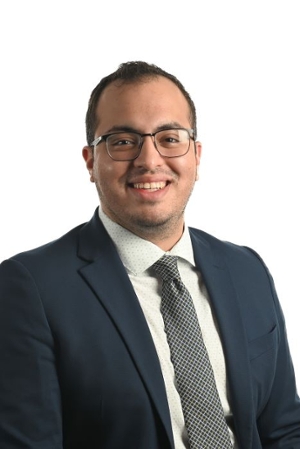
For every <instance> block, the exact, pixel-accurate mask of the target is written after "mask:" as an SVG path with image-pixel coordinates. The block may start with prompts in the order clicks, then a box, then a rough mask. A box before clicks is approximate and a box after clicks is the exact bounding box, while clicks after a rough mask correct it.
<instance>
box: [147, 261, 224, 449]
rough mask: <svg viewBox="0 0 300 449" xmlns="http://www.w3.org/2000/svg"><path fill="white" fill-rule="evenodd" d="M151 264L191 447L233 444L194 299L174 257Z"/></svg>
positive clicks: (217, 448) (205, 448)
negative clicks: (159, 287)
mask: <svg viewBox="0 0 300 449" xmlns="http://www.w3.org/2000/svg"><path fill="white" fill-rule="evenodd" d="M153 268H154V270H155V271H156V273H157V274H158V275H159V276H160V277H161V278H162V281H163V283H162V302H161V313H162V316H163V320H164V324H165V332H166V335H167V340H168V344H169V347H170V351H171V360H172V363H173V366H174V370H175V376H176V383H177V389H178V392H179V396H180V399H181V404H182V410H183V415H184V420H185V424H186V428H187V432H188V437H189V443H190V449H229V448H232V444H231V442H230V436H229V431H228V427H227V424H226V421H225V417H224V413H223V409H222V405H221V401H220V398H219V394H218V391H217V387H216V383H215V378H214V374H213V370H212V367H211V364H210V361H209V357H208V354H207V350H206V347H205V344H204V341H203V338H202V333H201V329H200V326H199V322H198V318H197V315H196V311H195V308H194V304H193V300H192V298H191V296H190V293H189V292H188V290H187V289H186V287H185V285H184V284H183V282H182V281H181V278H180V274H179V271H178V267H177V257H175V256H168V255H164V256H163V257H162V258H161V259H159V260H158V261H157V262H156V263H155V264H154V265H153Z"/></svg>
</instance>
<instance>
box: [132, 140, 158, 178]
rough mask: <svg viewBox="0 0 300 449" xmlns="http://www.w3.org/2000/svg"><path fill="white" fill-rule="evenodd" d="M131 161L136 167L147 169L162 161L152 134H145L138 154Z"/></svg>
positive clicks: (156, 165)
mask: <svg viewBox="0 0 300 449" xmlns="http://www.w3.org/2000/svg"><path fill="white" fill-rule="evenodd" d="M133 163H134V165H135V166H136V167H144V168H147V169H148V170H151V169H153V168H155V167H158V166H160V165H162V164H163V163H164V159H163V157H162V156H161V155H160V154H159V152H158V151H157V149H156V146H155V141H154V137H153V136H151V135H146V136H144V137H143V140H142V145H141V151H140V154H139V156H138V157H137V158H136V159H135V160H134V161H133Z"/></svg>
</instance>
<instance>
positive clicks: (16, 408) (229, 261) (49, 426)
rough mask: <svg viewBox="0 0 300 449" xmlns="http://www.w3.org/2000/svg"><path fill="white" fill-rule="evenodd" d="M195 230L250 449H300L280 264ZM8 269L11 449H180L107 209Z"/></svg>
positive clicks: (1, 403)
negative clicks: (272, 267)
mask: <svg viewBox="0 0 300 449" xmlns="http://www.w3.org/2000/svg"><path fill="white" fill-rule="evenodd" d="M190 234H191V238H192V243H193V248H194V256H195V261H196V264H197V267H198V269H199V270H200V271H201V273H202V275H203V278H204V280H205V284H206V286H207V289H208V292H209V295H210V298H211V303H212V307H213V310H214V313H215V317H216V320H217V322H218V326H219V330H220V335H221V339H222V343H223V348H224V352H225V358H226V364H227V371H228V373H227V376H228V389H229V394H230V403H231V407H232V412H233V416H234V425H235V433H236V437H237V441H238V444H239V448H240V449H259V448H270V449H271V448H272V449H283V448H284V449H296V448H297V449H299V448H300V402H299V398H298V396H297V394H296V387H295V378H294V372H293V367H292V362H291V358H290V354H289V349H288V344H287V340H286V333H285V327H284V320H283V316H282V312H281V309H280V305H279V303H278V299H277V296H276V293H275V290H274V286H273V282H272V279H271V277H270V274H269V273H268V270H267V269H266V267H265V265H264V264H263V262H262V261H261V260H260V258H259V257H258V256H257V254H255V253H254V252H253V251H251V250H250V249H247V248H243V247H238V246H235V245H232V244H229V243H224V242H221V241H219V240H217V239H215V238H213V237H212V236H209V235H207V234H205V233H204V232H201V231H199V230H196V229H190ZM0 273H1V274H0V360H1V367H0V448H1V449H21V448H30V449H62V448H64V449H79V448H80V449H100V448H101V449H121V448H124V449H171V448H174V445H173V440H172V430H171V423H170V415H169V410H168V404H167V398H166V392H165V387H164V382H163V377H162V374H161V370H160V365H159V361H158V357H157V354H156V351H155V347H154V344H153V341H152V338H151V335H150V332H149V329H148V326H147V323H146V320H145V318H144V315H143V312H142V310H141V307H140V305H139V301H138V299H137V297H136V295H135V293H134V290H133V288H132V285H131V282H130V280H129V278H128V276H127V273H126V271H125V269H124V267H123V265H122V262H121V260H120V258H119V256H118V253H117V251H116V249H115V246H114V244H113V242H112V241H111V239H110V238H109V236H108V235H107V233H106V231H105V229H104V227H103V225H102V224H101V222H100V220H99V217H98V213H97V212H95V215H94V217H93V218H92V220H91V221H90V222H89V223H87V224H85V225H82V226H79V227H77V228H75V229H73V230H72V231H70V232H69V233H68V234H66V235H65V236H63V237H62V238H60V239H59V240H57V241H55V242H52V243H50V244H48V245H45V246H43V247H41V248H38V249H35V250H33V251H29V252H26V253H22V254H19V255H17V256H15V257H13V258H11V259H9V260H7V261H5V262H3V263H2V265H1V270H0Z"/></svg>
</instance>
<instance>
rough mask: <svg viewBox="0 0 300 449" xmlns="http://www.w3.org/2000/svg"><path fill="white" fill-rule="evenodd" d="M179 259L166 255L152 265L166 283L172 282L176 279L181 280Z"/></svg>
mask: <svg viewBox="0 0 300 449" xmlns="http://www.w3.org/2000/svg"><path fill="white" fill-rule="evenodd" d="M177 259H178V257H177V256H168V255H166V254H164V255H163V256H162V257H161V258H160V259H158V261H157V262H155V264H153V265H152V268H153V269H154V270H155V272H156V273H157V274H158V275H159V276H160V277H161V278H162V279H163V280H164V281H170V280H172V279H175V278H177V279H178V278H180V274H179V271H178V266H177Z"/></svg>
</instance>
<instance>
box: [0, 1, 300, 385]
mask: <svg viewBox="0 0 300 449" xmlns="http://www.w3.org/2000/svg"><path fill="white" fill-rule="evenodd" d="M195 8H196V9H195ZM299 9H300V6H299V1H298V0H295V1H292V0H282V1H277V0H270V1H266V0H252V1H251V2H250V1H248V2H247V1H240V0H236V1H232V0H227V1H222V0H219V1H214V0H207V1H194V0H186V1H185V2H179V1H174V0H173V1H169V0H165V1H157V0H152V1H151V2H149V4H148V5H147V4H146V3H145V4H144V3H143V2H138V1H136V2H135V1H132V0H127V1H121V0H119V1H114V2H109V1H107V2H104V1H101V0H98V1H90V0H81V1H80V0H73V1H71V0H70V1H64V0H43V1H40V0H35V1H34V0H26V1H23V0H11V1H5V0H2V1H1V4H0V42H1V53H0V58H1V83H0V98H1V101H0V119H1V159H0V183H1V185H0V192H1V232H0V260H2V259H4V258H6V257H9V256H12V255H13V254H15V253H17V252H20V251H23V250H26V249H30V248H32V247H35V246H37V245H40V244H43V243H45V242H47V241H49V240H52V239H55V238H56V237H59V236H60V235H61V234H63V233H64V232H66V231H68V230H69V229H70V228H72V227H74V226H76V225H77V224H79V223H81V222H84V221H87V220H88V219H89V218H90V217H91V215H92V213H93V211H94V209H95V207H96V206H97V203H98V200H97V195H96V192H95V190H94V186H93V185H92V184H90V183H89V177H88V174H87V172H86V170H85V166H84V163H83V160H82V158H81V148H82V147H83V145H84V144H85V130H84V116H85V111H86V107H87V101H88V97H89V95H90V92H91V90H92V89H93V87H94V86H95V85H96V84H97V83H98V81H99V80H100V78H102V77H103V76H105V75H107V74H108V73H110V72H112V71H114V70H115V69H116V68H117V66H118V65H119V64H120V63H121V62H125V61H129V60H138V59H141V60H145V61H147V62H152V63H155V64H157V65H160V66H161V67H162V68H164V69H165V70H167V71H170V72H171V73H174V74H175V75H176V76H178V78H179V79H180V80H181V81H182V82H183V84H184V85H185V87H186V88H187V90H188V91H189V92H190V94H191V95H192V97H193V99H194V101H195V103H196V106H197V109H198V128H199V139H200V140H201V141H202V144H203V158H202V165H201V170H200V181H199V182H198V184H197V186H196V189H195V192H194V194H193V197H192V200H191V202H190V205H189V208H188V211H187V221H188V223H189V224H191V225H193V226H197V227H200V228H202V229H204V230H205V231H207V232H210V233H213V234H215V235H216V236H217V237H219V238H221V239H225V240H230V241H233V242H235V243H238V244H243V245H248V246H252V247H253V248H254V249H255V250H257V251H258V252H259V253H260V255H261V256H262V257H263V259H264V260H265V262H266V263H267V265H268V266H269V268H270V270H271V272H272V274H273V276H274V278H275V284H276V287H277V290H278V293H279V296H280V299H281V303H282V307H283V310H284V313H285V316H286V322H287V328H288V336H289V340H290V346H291V351H292V355H293V359H294V365H295V369H296V374H297V382H298V385H300V354H299V349H298V344H299V337H300V332H299V318H298V314H299V299H300V294H299V286H298V278H299V268H300V263H299V254H300V238H299V229H300V219H299V192H300V181H299V150H300V137H299V124H300V106H299V105H300V88H299V85H300V83H299V80H300V63H299V54H300V50H299V46H300V27H299V22H300V17H299V15H300V14H299Z"/></svg>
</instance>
